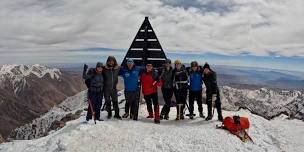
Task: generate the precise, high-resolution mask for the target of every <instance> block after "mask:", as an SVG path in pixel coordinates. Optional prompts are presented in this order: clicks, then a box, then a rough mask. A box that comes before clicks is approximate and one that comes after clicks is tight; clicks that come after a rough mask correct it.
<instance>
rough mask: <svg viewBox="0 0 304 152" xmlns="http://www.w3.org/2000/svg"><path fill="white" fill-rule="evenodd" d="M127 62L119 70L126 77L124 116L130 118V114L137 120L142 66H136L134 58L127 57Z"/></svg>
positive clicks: (131, 117)
mask: <svg viewBox="0 0 304 152" xmlns="http://www.w3.org/2000/svg"><path fill="white" fill-rule="evenodd" d="M126 63H127V65H126V67H122V68H121V69H120V71H119V75H120V76H122V78H123V79H124V86H125V90H124V91H125V98H126V102H125V114H124V115H123V116H122V117H123V118H128V117H129V116H130V119H133V120H137V119H138V106H139V97H140V90H139V88H140V86H139V83H138V81H139V76H140V74H141V72H142V68H141V67H137V66H135V65H134V61H133V60H132V59H127V62H126ZM129 113H130V114H129Z"/></svg>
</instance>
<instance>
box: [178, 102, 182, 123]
mask: <svg viewBox="0 0 304 152" xmlns="http://www.w3.org/2000/svg"><path fill="white" fill-rule="evenodd" d="M177 105H178V116H177V118H178V120H180V116H181V106H182V104H177Z"/></svg>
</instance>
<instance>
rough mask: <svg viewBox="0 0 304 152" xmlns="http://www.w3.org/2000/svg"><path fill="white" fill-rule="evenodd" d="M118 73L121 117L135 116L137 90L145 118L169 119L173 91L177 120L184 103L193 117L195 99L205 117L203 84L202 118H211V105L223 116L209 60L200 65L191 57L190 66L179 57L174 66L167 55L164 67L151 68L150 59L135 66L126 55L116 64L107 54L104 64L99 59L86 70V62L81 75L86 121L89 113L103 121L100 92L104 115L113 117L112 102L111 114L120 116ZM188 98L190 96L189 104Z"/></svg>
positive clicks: (219, 118)
mask: <svg viewBox="0 0 304 152" xmlns="http://www.w3.org/2000/svg"><path fill="white" fill-rule="evenodd" d="M118 76H121V77H122V78H123V80H124V93H125V99H126V102H125V114H124V115H123V116H122V117H123V118H130V119H133V120H138V109H139V100H140V92H142V94H143V96H144V100H145V102H146V105H147V111H148V116H147V118H152V119H153V118H154V122H155V123H160V120H162V119H166V120H168V119H169V113H170V109H171V106H172V98H173V95H174V96H175V99H176V105H175V106H176V111H177V114H176V120H181V119H184V118H185V116H184V111H185V107H186V106H187V107H188V110H189V118H190V119H194V116H195V114H194V112H193V111H194V101H196V102H197V105H198V111H199V116H200V117H202V118H205V116H204V114H203V105H202V93H203V92H202V90H203V88H202V85H203V84H205V86H206V103H207V107H208V108H207V109H208V116H207V117H206V119H205V120H207V121H208V120H211V119H212V117H213V113H214V111H212V107H215V108H216V109H217V113H218V120H219V121H222V120H223V117H222V111H221V101H220V94H219V88H218V85H217V78H216V73H215V72H214V71H213V70H212V69H211V68H210V65H209V64H208V63H205V65H204V66H203V67H202V66H199V64H198V62H196V61H193V62H191V66H190V67H185V66H184V65H183V64H182V62H181V61H180V60H176V61H175V62H174V67H172V64H171V60H170V59H167V60H166V61H165V64H164V65H163V67H158V68H154V67H153V64H152V63H150V62H147V63H146V64H145V66H142V67H138V66H135V64H134V61H133V60H132V59H127V60H126V65H125V66H124V67H119V66H118V64H117V61H116V59H115V57H113V56H109V57H108V59H107V61H106V65H103V64H102V63H101V62H98V63H97V64H96V68H91V69H89V70H88V66H87V65H86V64H85V65H84V70H83V78H84V79H85V82H86V85H87V87H88V102H89V107H88V113H87V116H86V120H87V121H89V120H90V119H92V116H93V117H94V119H95V120H99V121H102V119H101V118H100V111H101V106H102V99H103V96H104V99H105V104H106V105H105V106H106V110H107V112H108V116H107V118H108V119H111V118H112V104H113V109H114V111H115V114H114V118H117V119H122V117H121V116H120V114H119V105H118V96H117V88H116V86H117V83H118ZM158 87H161V91H162V95H163V99H164V101H165V104H164V106H163V108H162V109H161V111H160V107H159V102H158V91H157V89H158ZM188 93H189V96H188ZM187 98H189V100H188V101H189V104H188V103H187Z"/></svg>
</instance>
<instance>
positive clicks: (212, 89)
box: [203, 70, 219, 96]
mask: <svg viewBox="0 0 304 152" xmlns="http://www.w3.org/2000/svg"><path fill="white" fill-rule="evenodd" d="M216 79H217V78H216V72H214V71H212V70H210V73H209V74H207V75H206V74H204V77H203V81H204V83H205V86H206V94H207V96H210V95H212V94H217V93H218V91H219V88H218V86H217V80H216Z"/></svg>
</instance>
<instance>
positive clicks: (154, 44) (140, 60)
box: [122, 17, 167, 67]
mask: <svg viewBox="0 0 304 152" xmlns="http://www.w3.org/2000/svg"><path fill="white" fill-rule="evenodd" d="M129 58H131V59H133V60H134V62H135V65H136V66H143V65H145V64H146V63H147V62H148V63H152V64H153V66H154V67H160V66H162V65H163V64H164V63H165V60H166V59H167V57H166V55H165V53H164V50H163V49H162V47H161V45H160V43H159V41H158V39H157V37H156V34H155V32H154V30H153V28H152V26H151V24H150V22H149V19H148V17H145V20H144V22H143V23H142V25H141V26H140V28H139V30H138V32H137V34H136V36H135V38H134V40H133V42H132V44H131V46H130V48H129V50H128V52H127V54H126V56H125V58H124V60H123V62H122V65H125V64H126V60H127V59H129Z"/></svg>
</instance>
